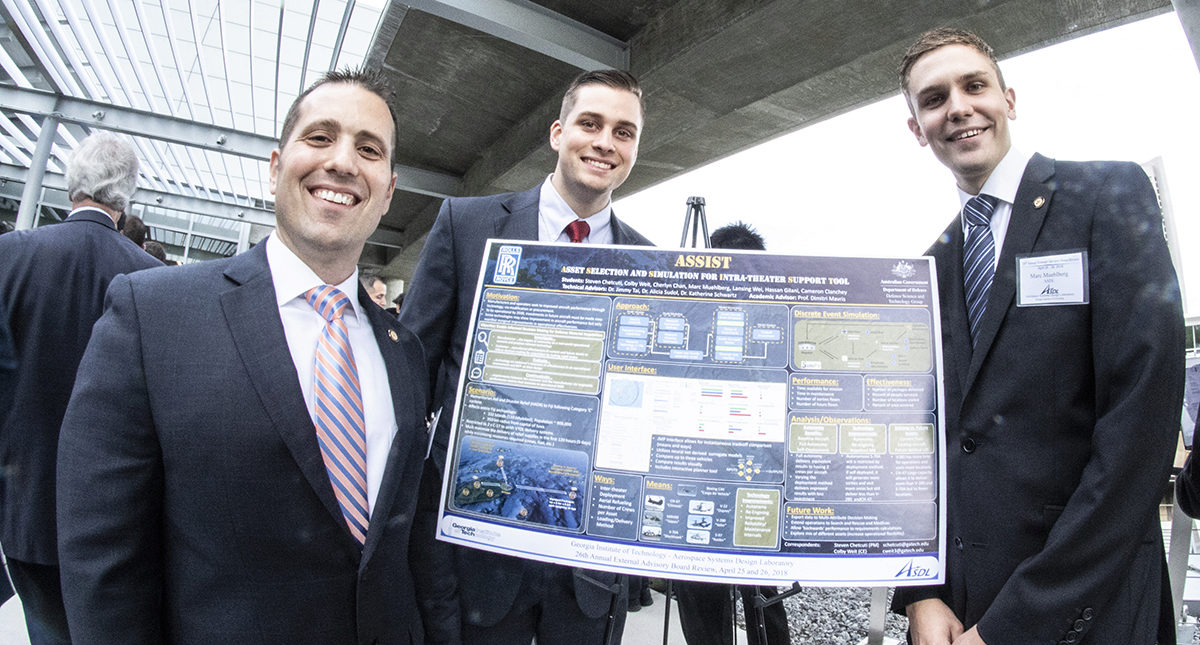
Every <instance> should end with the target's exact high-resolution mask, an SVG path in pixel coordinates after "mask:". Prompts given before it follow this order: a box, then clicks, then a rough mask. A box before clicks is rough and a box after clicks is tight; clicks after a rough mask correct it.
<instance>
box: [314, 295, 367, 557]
mask: <svg viewBox="0 0 1200 645" xmlns="http://www.w3.org/2000/svg"><path fill="white" fill-rule="evenodd" d="M304 297H305V299H307V300H308V304H310V305H312V307H313V309H316V310H317V313H319V314H321V317H322V318H324V319H325V329H324V330H323V331H322V332H321V337H320V338H319V339H318V340H317V357H316V362H315V364H314V366H313V381H314V383H313V385H314V387H313V399H314V405H313V425H314V426H316V429H317V442H318V443H320V444H321V457H322V458H323V459H324V460H325V469H326V470H327V471H328V472H329V481H330V483H332V484H333V493H334V495H335V496H336V497H337V501H338V505H339V506H341V508H342V514H343V515H345V517H346V524H347V525H348V526H349V527H350V533H351V534H353V535H354V538H355V539H356V540H358V543H359V544H360V545H361V544H362V543H363V542H365V541H366V538H367V519H368V517H369V514H368V512H367V431H366V428H367V421H366V416H365V414H364V412H363V402H362V386H361V385H359V382H358V367H357V366H355V364H354V352H352V351H351V349H350V334H349V332H348V331H347V330H346V321H344V320H342V314H343V313H344V312H345V311H346V309H347V308H349V307H350V298H348V297H346V294H344V293H342V292H341V291H340V290H338V289H337V288H336V287H332V286H330V285H327V284H326V285H321V286H319V287H314V288H313V289H309V290H308V292H306V293H305V294H304Z"/></svg>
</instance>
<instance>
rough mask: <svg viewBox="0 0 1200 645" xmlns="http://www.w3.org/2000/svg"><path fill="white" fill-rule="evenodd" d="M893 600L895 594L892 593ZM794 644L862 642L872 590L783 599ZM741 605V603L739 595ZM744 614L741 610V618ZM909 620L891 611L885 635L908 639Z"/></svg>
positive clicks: (821, 591) (812, 591)
mask: <svg viewBox="0 0 1200 645" xmlns="http://www.w3.org/2000/svg"><path fill="white" fill-rule="evenodd" d="M888 600H889V602H890V601H891V594H890V593H889V594H888ZM783 603H784V606H785V607H786V608H787V617H788V625H790V626H791V628H792V645H858V643H859V642H861V641H862V639H864V638H866V637H867V627H868V626H869V624H870V622H871V590H870V589H862V588H816V587H806V588H805V589H804V591H801V592H800V593H798V594H796V595H794V596H792V597H790V598H787V599H785V600H784V601H783ZM738 604H741V599H740V597H739V599H738ZM742 616H744V614H743V613H742V611H741V610H740V609H739V610H738V620H739V621H740V620H741V619H742ZM906 629H908V620H907V619H906V618H904V617H903V616H897V615H896V614H893V613H891V612H888V614H887V618H886V620H885V621H884V634H885V635H886V636H890V637H891V638H896V639H900V642H902V643H903V642H904V631H905V630H906Z"/></svg>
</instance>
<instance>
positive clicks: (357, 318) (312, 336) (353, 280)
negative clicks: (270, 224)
mask: <svg viewBox="0 0 1200 645" xmlns="http://www.w3.org/2000/svg"><path fill="white" fill-rule="evenodd" d="M266 245H267V264H268V265H269V266H270V268H271V281H272V282H273V283H274V284H275V302H276V304H277V305H278V306H279V317H280V319H282V320H283V333H284V336H286V337H287V344H288V351H289V352H291V354H292V362H293V363H295V365H296V376H297V377H299V379H300V389H301V390H303V392H304V403H305V404H306V405H307V406H308V414H309V416H312V414H313V406H314V400H313V379H314V378H315V376H314V374H313V363H314V361H315V360H316V356H317V340H318V339H320V337H321V332H322V331H323V330H324V329H325V318H323V317H322V316H321V314H319V313H317V310H316V309H313V308H312V306H311V305H309V304H308V301H307V300H306V299H305V298H304V294H305V292H307V291H308V290H309V289H312V288H313V287H318V286H321V285H323V284H325V283H324V282H323V281H322V280H321V279H320V278H318V277H317V274H316V273H313V270H312V269H310V268H309V267H308V265H307V264H305V263H304V261H303V260H301V259H300V258H299V257H297V256H296V254H295V253H293V252H292V250H291V249H289V248H288V247H287V246H285V245H284V243H283V242H281V241H279V239H278V238H277V237H276V236H275V234H274V233H272V234H271V236H270V237H268V238H267V241H266ZM333 286H335V287H337V288H338V289H340V290H341V291H342V293H345V294H346V296H347V297H348V298H350V304H351V308H350V309H347V310H346V311H345V312H344V313H343V314H342V320H344V321H345V322H346V330H347V331H348V332H349V333H350V350H351V351H352V352H354V363H355V366H356V367H357V368H358V381H359V383H360V384H361V385H362V399H363V413H364V414H365V416H366V420H367V510H368V512H369V511H370V509H372V508H374V507H375V497H376V496H377V495H378V494H379V484H380V482H381V481H382V480H383V470H384V468H385V467H386V466H387V455H388V450H390V449H391V446H392V439H393V438H394V437H395V436H396V430H397V427H396V412H395V409H394V408H393V407H392V392H391V390H390V389H389V388H388V377H387V369H386V368H385V367H384V365H383V354H382V353H380V351H379V344H378V343H377V342H376V341H375V335H374V333H373V332H372V331H371V323H370V321H369V320H368V319H367V317H366V314H365V313H364V312H363V308H362V305H361V304H359V302H358V270H357V269H355V271H354V273H353V274H351V276H350V277H349V278H347V279H346V280H344V281H343V282H342V283H341V284H335V285H333ZM281 376H282V375H281ZM313 432H316V430H315V429H314V430H313Z"/></svg>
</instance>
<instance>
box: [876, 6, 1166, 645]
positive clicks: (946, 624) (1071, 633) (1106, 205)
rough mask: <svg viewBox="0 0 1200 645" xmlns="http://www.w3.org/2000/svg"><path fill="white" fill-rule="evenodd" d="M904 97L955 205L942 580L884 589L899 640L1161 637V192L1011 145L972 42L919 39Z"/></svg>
mask: <svg viewBox="0 0 1200 645" xmlns="http://www.w3.org/2000/svg"><path fill="white" fill-rule="evenodd" d="M901 87H902V89H903V91H904V96H905V98H906V99H907V100H908V104H909V108H910V110H911V111H912V118H910V119H909V121H908V124H909V128H910V129H911V130H912V132H913V134H915V135H916V137H917V141H918V142H919V143H920V144H921V145H922V146H929V147H930V148H932V150H933V153H934V155H935V156H936V157H937V158H938V160H939V161H941V162H942V164H943V165H945V166H947V167H948V168H949V169H950V171H951V172H952V173H953V175H954V178H955V180H956V182H957V185H958V190H959V194H960V198H961V201H962V202H963V203H964V208H963V213H962V217H961V219H960V218H958V217H956V218H955V219H954V221H953V222H952V223H951V224H950V226H949V228H947V229H946V231H945V233H944V234H943V235H942V236H941V237H940V238H939V240H938V242H936V243H935V244H934V245H933V247H932V248H931V249H930V251H929V252H930V254H931V255H933V256H934V258H936V260H937V274H938V289H939V294H940V298H941V310H942V339H943V352H944V359H945V362H944V370H943V379H944V385H945V419H946V439H947V443H946V446H945V450H946V461H947V472H946V477H947V497H946V499H944V500H943V503H944V504H946V509H947V522H948V527H947V535H946V538H947V547H948V548H947V551H948V553H947V562H946V583H945V584H943V585H941V586H936V587H923V588H902V589H899V590H898V591H897V593H896V603H895V604H896V607H897V608H898V609H900V608H906V609H907V613H908V616H909V619H910V624H909V634H910V637H911V639H912V641H913V642H914V643H917V644H918V645H943V644H945V643H954V644H955V645H966V644H977V643H987V644H988V645H1028V644H1029V643H1060V642H1065V643H1083V644H1112V645H1118V644H1119V645H1150V644H1152V643H1154V642H1155V641H1156V637H1157V639H1158V641H1157V642H1159V643H1164V642H1170V643H1174V642H1175V640H1174V632H1173V630H1172V629H1171V625H1170V620H1169V616H1170V614H1171V613H1172V609H1171V607H1170V602H1169V601H1168V602H1167V603H1166V604H1165V605H1163V604H1161V603H1160V590H1161V583H1162V576H1164V575H1165V571H1164V568H1163V546H1162V535H1161V530H1160V526H1159V520H1158V502H1159V499H1160V498H1161V496H1162V490H1163V485H1164V483H1165V482H1166V480H1167V474H1168V472H1169V470H1170V467H1171V460H1172V456H1173V452H1174V447H1175V437H1176V433H1177V432H1178V431H1179V409H1180V402H1181V398H1182V393H1183V380H1182V379H1183V317H1182V313H1181V309H1180V299H1179V287H1178V283H1177V281H1176V278H1175V273H1174V270H1173V268H1172V266H1171V261H1170V259H1169V256H1168V254H1167V248H1166V242H1165V240H1164V239H1163V228H1162V218H1161V215H1160V212H1159V208H1158V202H1157V201H1156V198H1155V193H1154V190H1153V188H1152V187H1151V184H1150V182H1149V180H1148V179H1147V177H1146V175H1145V173H1144V172H1143V171H1142V169H1141V168H1140V167H1138V166H1137V165H1135V164H1132V163H1117V162H1087V163H1075V162H1065V161H1056V160H1053V159H1048V158H1046V157H1043V156H1041V155H1036V154H1035V155H1032V156H1031V155H1028V154H1023V153H1021V152H1020V151H1018V150H1017V149H1016V148H1014V147H1013V146H1012V145H1011V138H1010V133H1009V129H1008V126H1009V121H1011V120H1012V119H1014V118H1015V117H1016V95H1015V93H1014V92H1013V90H1012V89H1011V88H1008V87H1006V86H1005V84H1004V81H1003V78H1002V76H1001V75H1000V70H999V67H998V65H997V64H996V60H995V57H994V54H993V53H992V50H991V48H990V47H988V45H987V44H986V43H984V42H983V41H982V40H981V39H979V38H978V37H977V36H975V35H974V34H972V33H970V32H966V31H961V30H954V29H938V30H934V31H931V32H928V33H926V34H924V35H922V36H921V37H920V39H918V41H917V42H916V43H915V44H914V45H913V46H912V47H911V48H909V50H908V53H907V54H906V55H905V57H904V62H903V64H902V66H901ZM964 258H965V259H964ZM964 263H965V264H966V267H965V268H964ZM1160 612H1161V614H1160ZM1163 617H1166V618H1167V620H1166V622H1165V625H1164V627H1166V629H1163V630H1162V631H1161V632H1159V633H1157V635H1156V629H1157V628H1158V627H1159V626H1160V618H1163Z"/></svg>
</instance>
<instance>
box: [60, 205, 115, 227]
mask: <svg viewBox="0 0 1200 645" xmlns="http://www.w3.org/2000/svg"><path fill="white" fill-rule="evenodd" d="M79 213H87V214H89V215H93V216H97V215H98V216H99V217H97V218H96V219H102V220H103V221H101V222H97V223H99V224H107V225H108V227H109V228H111V229H112V230H114V231H115V230H117V223H116V222H114V221H113V218H112V215H109V214H108V213H106V212H104V211H103V210H100V209H99V208H96V207H95V206H80V207H79V208H76V209H73V210H71V212H70V213H67V218H68V219H70V218H72V217H74V216H75V215H76V214H79Z"/></svg>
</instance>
